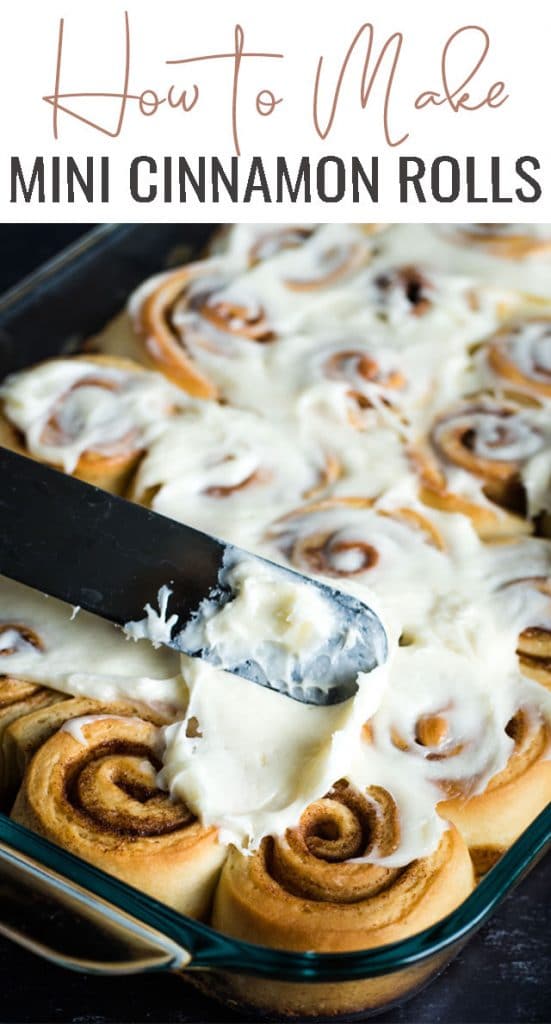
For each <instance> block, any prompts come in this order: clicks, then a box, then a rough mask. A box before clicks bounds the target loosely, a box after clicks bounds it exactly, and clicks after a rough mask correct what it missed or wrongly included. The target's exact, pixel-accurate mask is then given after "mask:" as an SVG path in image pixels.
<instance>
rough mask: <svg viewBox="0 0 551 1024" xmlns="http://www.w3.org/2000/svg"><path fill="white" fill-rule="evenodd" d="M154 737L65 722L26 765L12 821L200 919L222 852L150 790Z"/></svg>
mask: <svg viewBox="0 0 551 1024" xmlns="http://www.w3.org/2000/svg"><path fill="white" fill-rule="evenodd" d="M161 754H162V736H161V733H160V731H159V729H158V728H157V727H156V726H155V725H153V724H152V723H151V722H149V721H144V720H142V719H139V718H137V717H133V718H126V717H121V716H116V715H113V714H111V713H108V714H104V715H92V716H85V717H83V718H76V719H71V720H69V721H67V722H65V724H64V725H63V726H62V728H61V729H60V730H59V731H58V732H56V733H55V734H54V735H52V736H50V738H49V739H47V740H46V742H44V743H43V744H42V745H41V746H40V748H39V749H38V750H37V751H36V753H35V754H34V755H33V756H32V758H31V761H30V764H29V765H28V767H27V770H26V772H25V776H24V779H23V783H22V786H21V789H20V791H19V794H18V796H17V799H16V801H15V804H14V808H13V811H12V817H13V819H14V820H15V821H18V822H20V823H21V824H23V825H26V826H28V827H29V828H31V829H33V830H34V831H35V832H38V833H39V834H40V835H43V836H45V837H46V838H47V839H50V840H51V841H52V842H55V843H58V844H59V845H60V846H64V847H66V848H67V849H69V850H71V852H72V853H75V854H77V856H80V857H82V858H83V859H84V860H87V861H89V862H90V863H91V864H94V865H96V867H99V868H102V869H103V870H104V871H108V872H110V873H111V874H113V875H115V876H116V877H118V878H121V879H122V880H123V881H125V882H128V883H129V884H130V885H133V886H134V887H135V888H137V889H140V890H141V891H142V892H146V893H148V894H149V895H151V896H154V897H155V898H156V899H159V900H161V901H163V902H165V903H168V904H169V906H172V907H174V908H175V909H177V910H180V911H181V912H182V913H185V914H190V915H191V916H193V917H201V916H204V915H205V913H206V912H207V910H208V906H209V903H210V899H211V896H212V891H213V889H214V886H215V883H216V878H217V875H218V872H219V870H220V866H221V864H222V862H223V860H224V856H225V852H224V848H223V847H222V846H221V845H220V844H219V843H218V840H217V832H216V829H214V828H203V827H202V826H201V825H200V824H199V822H198V821H197V819H196V818H195V817H194V816H193V815H192V814H191V812H190V811H189V810H188V808H187V807H186V806H185V804H183V803H181V802H180V803H173V802H172V800H171V799H170V797H169V796H168V795H167V794H166V793H164V792H162V791H161V790H159V788H158V785H157V782H156V776H157V773H158V771H159V769H160V767H161Z"/></svg>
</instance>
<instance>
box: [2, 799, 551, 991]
mask: <svg viewBox="0 0 551 1024" xmlns="http://www.w3.org/2000/svg"><path fill="white" fill-rule="evenodd" d="M2 841H3V842H5V843H6V845H7V846H9V847H10V848H12V849H14V850H16V851H18V852H20V853H22V854H25V855H27V856H29V857H31V858H32V859H34V860H35V861H36V862H37V863H38V864H39V865H40V866H41V867H43V868H45V870H46V873H48V870H50V871H53V872H55V873H56V874H57V875H60V876H62V880H63V877H65V878H67V879H69V880H70V881H71V882H74V883H76V884H77V885H78V886H80V887H81V888H82V889H83V890H85V893H84V896H85V902H86V903H88V905H90V906H95V907H96V909H97V903H96V902H95V897H99V898H100V899H101V900H105V901H106V902H107V903H109V904H112V905H113V906H115V907H116V908H118V909H119V910H122V911H123V913H125V914H128V915H130V916H131V917H133V918H135V919H136V920H137V921H139V922H140V923H142V924H145V925H146V926H149V927H150V928H153V929H154V930H155V931H156V932H158V933H160V935H162V936H165V937H168V938H170V939H171V940H172V941H173V942H174V941H175V942H176V943H177V944H178V945H179V946H180V947H181V948H183V949H185V951H186V952H187V953H189V955H190V962H189V964H188V965H187V966H186V968H185V969H186V970H193V969H195V970H197V969H218V970H225V971H230V972H233V973H242V974H254V975H257V976H259V977H263V978H272V979H277V980H279V981H294V982H297V981H300V982H333V983H335V982H343V981H352V980H358V979H363V978H373V977H378V976H380V975H382V974H389V973H394V972H396V971H399V970H401V969H404V968H407V967H411V966H413V965H415V964H419V963H422V962H424V961H426V960H428V959H430V958H432V957H434V956H436V955H437V954H439V953H445V951H446V950H447V949H450V948H451V947H453V946H455V945H456V944H457V943H460V942H462V941H466V939H467V938H468V937H469V936H470V934H471V933H473V932H474V931H475V930H476V929H477V928H479V927H480V925H482V924H483V923H484V921H485V920H486V919H487V918H488V917H489V915H490V914H491V913H492V911H493V910H494V909H495V908H496V906H497V905H498V904H499V903H500V902H501V901H502V900H503V899H505V897H506V896H507V895H508V894H509V893H510V892H511V891H512V890H513V888H514V887H515V886H516V885H517V884H518V882H519V881H520V880H521V879H522V877H523V876H524V875H525V874H526V873H527V872H528V870H529V869H530V868H531V867H533V866H534V865H535V863H536V861H537V860H539V859H540V857H541V856H543V854H544V853H545V851H546V849H547V848H548V847H549V846H550V845H551V804H549V805H548V806H547V807H546V808H545V810H543V811H542V812H541V813H540V815H539V816H538V817H537V818H536V819H535V820H534V821H533V822H532V824H531V825H530V826H529V828H528V829H526V831H525V832H523V834H522V835H521V836H520V837H519V839H517V840H516V842H515V843H513V845H512V846H511V847H510V848H509V850H507V852H506V853H505V854H504V855H503V856H502V857H501V858H500V859H499V861H498V862H497V864H496V865H495V866H494V867H493V868H492V869H491V870H490V871H489V872H488V874H487V875H486V876H485V877H484V878H483V879H482V880H481V882H480V883H479V885H478V886H477V887H476V888H475V889H474V890H473V892H472V893H471V895H470V896H468V897H467V899H466V900H463V902H462V903H461V904H459V906H458V907H456V909H455V910H453V911H452V912H451V913H450V914H448V915H447V916H446V917H444V918H442V919H441V920H440V921H437V922H436V923H435V924H433V925H431V926H430V927H428V928H426V929H424V930H423V931H421V932H417V933H416V934H414V935H412V936H409V937H407V938H404V939H401V940H399V941H398V942H394V943H391V944H389V945H385V946H374V947H372V948H370V949H365V950H354V951H350V952H343V953H315V952H307V953H295V952H290V951H288V950H282V949H275V948H273V947H268V946H259V945H255V944H253V943H250V942H246V941H245V940H243V939H238V938H234V937H233V936H231V935H225V934H223V933H222V932H219V931H217V930H216V929H215V928H213V927H212V926H211V925H208V924H204V923H203V922H201V921H197V920H195V919H193V918H190V917H186V916H185V915H184V914H181V913H179V912H178V911H176V910H173V909H172V908H171V907H168V906H166V905H165V904H162V903H159V902H158V901H157V900H155V899H153V898H152V897H150V896H147V895H145V894H144V893H142V892H139V891H138V890H136V889H133V888H132V887H131V886H128V885H126V883H124V882H121V881H119V880H118V879H117V878H115V877H114V876H111V875H109V874H107V873H105V872H104V871H101V870H100V869H99V868H95V867H93V866H92V865H90V864H88V863H87V862H85V861H83V860H81V859H80V858H79V857H76V856H75V855H74V854H72V853H69V852H68V851H67V850H64V849H62V848H61V847H59V846H56V845H55V844H54V843H51V842H49V841H48V840H46V839H43V838H42V837H41V836H38V835H36V834H35V833H33V832H31V831H30V830H29V829H27V828H25V827H24V826H22V825H19V824H16V823H15V822H13V821H11V820H10V819H9V818H8V817H7V816H6V815H5V814H3V813H1V812H0V842H2ZM61 888H62V889H63V884H61ZM65 891H66V892H67V893H68V894H69V895H70V889H66V890H65Z"/></svg>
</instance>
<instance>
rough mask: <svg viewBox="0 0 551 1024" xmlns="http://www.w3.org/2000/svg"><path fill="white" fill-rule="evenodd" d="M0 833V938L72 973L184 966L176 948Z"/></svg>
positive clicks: (186, 959)
mask: <svg viewBox="0 0 551 1024" xmlns="http://www.w3.org/2000/svg"><path fill="white" fill-rule="evenodd" d="M1 825H2V827H1V828H0V905H1V907H2V914H1V920H0V933H2V934H3V935H5V936H6V937H7V938H9V939H12V940H14V941H15V942H17V943H19V944H20V945H22V946H25V947H26V948H27V949H29V950H31V951H32V952H33V953H37V954H39V955H40V956H42V957H45V958H46V959H47V960H50V961H52V962H53V963H55V964H58V965H60V966H62V967H69V968H71V969H72V970H82V971H86V972H92V973H99V974H135V973H138V972H143V971H159V970H175V969H181V968H183V967H186V966H187V965H188V964H189V963H190V961H191V955H190V953H189V952H188V951H187V950H185V949H183V948H182V947H181V946H180V945H179V944H177V943H176V942H174V941H173V940H171V939H170V938H168V936H166V935H163V934H162V933H160V932H158V931H157V930H156V929H154V928H152V927H150V926H148V925H147V924H145V923H143V922H142V921H138V920H137V919H136V918H135V917H132V916H131V915H130V914H127V913H126V912H125V911H123V910H121V909H120V908H119V907H116V906H114V905H113V904H112V903H109V902H107V901H106V900H104V899H101V898H100V897H98V896H93V895H92V894H91V893H90V892H87V891H86V889H83V888H82V887H81V886H79V885H77V884H76V883H75V882H73V881H70V880H69V879H67V878H66V877H63V876H61V875H58V874H57V873H56V872H54V871H52V870H50V869H49V868H45V867H44V865H42V864H40V863H39V862H38V861H37V860H35V859H34V857H32V856H30V855H28V854H27V853H23V852H21V851H20V850H17V849H15V848H14V847H13V846H12V845H10V844H9V843H7V842H5V841H4V838H5V837H4V835H3V834H2V833H4V832H5V831H6V828H5V826H6V825H11V823H8V822H6V819H3V821H2V823H1Z"/></svg>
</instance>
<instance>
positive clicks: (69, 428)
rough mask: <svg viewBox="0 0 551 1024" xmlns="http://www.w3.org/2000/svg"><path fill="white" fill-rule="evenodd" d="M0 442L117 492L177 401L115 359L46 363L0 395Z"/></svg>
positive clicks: (157, 381) (161, 384)
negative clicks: (0, 410) (0, 412)
mask: <svg viewBox="0 0 551 1024" xmlns="http://www.w3.org/2000/svg"><path fill="white" fill-rule="evenodd" d="M0 400H1V402H2V417H1V418H0V442H1V443H2V444H4V445H5V446H7V447H10V448H13V449H15V450H16V451H20V452H21V453H23V454H26V455H30V456H31V457H32V458H35V459H38V460H40V461H43V462H48V463H50V464H51V465H54V466H59V467H60V468H63V469H64V470H65V472H67V473H71V474H73V475H74V476H76V477H78V478H79V479H81V480H85V481H87V482H88V483H93V484H96V485H98V486H100V487H104V488H106V489H108V490H112V491H116V492H119V493H120V492H121V490H122V489H123V488H124V486H125V485H126V483H127V481H128V479H129V477H130V474H131V472H132V471H133V469H134V468H135V466H136V464H137V462H138V460H139V458H140V456H141V455H142V454H143V451H144V449H145V448H146V447H147V444H148V443H149V442H150V441H151V440H152V439H153V438H154V437H157V436H159V434H160V433H161V432H162V430H163V427H164V424H165V423H166V421H167V419H168V418H169V416H171V415H172V414H173V412H174V410H175V407H176V406H177V405H181V404H182V398H181V397H180V396H179V395H178V393H177V392H176V390H175V389H174V390H172V389H171V388H170V387H169V386H168V385H167V384H166V383H165V381H164V380H163V378H162V377H158V376H156V375H152V374H149V373H146V372H145V371H144V368H143V367H141V366H140V365H139V364H138V363H134V362H132V361H130V360H126V359H121V358H116V357H114V356H105V355H95V356H94V355H90V356H76V357H73V358H71V359H52V360H50V361H49V362H46V363H42V364H39V365H38V366H36V367H33V368H31V369H30V370H24V371H21V372H20V373H17V374H14V375H13V376H11V377H9V378H8V379H7V380H6V382H5V383H4V384H3V385H2V387H1V388H0Z"/></svg>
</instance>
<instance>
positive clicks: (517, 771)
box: [438, 707, 551, 874]
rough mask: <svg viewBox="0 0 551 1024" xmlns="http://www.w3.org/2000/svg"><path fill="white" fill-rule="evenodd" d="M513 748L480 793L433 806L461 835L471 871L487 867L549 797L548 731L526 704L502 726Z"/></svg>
mask: <svg viewBox="0 0 551 1024" xmlns="http://www.w3.org/2000/svg"><path fill="white" fill-rule="evenodd" d="M506 731H507V735H508V736H509V737H510V739H511V740H512V741H513V744H514V747H513V750H512V752H511V754H510V756H509V759H508V761H507V764H506V766H505V768H503V770H502V771H500V772H498V773H497V774H496V775H494V777H493V778H492V779H491V780H490V782H489V783H488V785H487V786H486V788H485V789H484V791H483V792H482V793H478V794H476V795H474V796H467V797H466V798H465V797H464V796H455V797H452V799H449V800H444V801H443V802H442V803H440V804H439V807H438V810H439V812H440V813H441V814H442V815H443V817H445V818H446V819H447V820H449V821H452V822H453V823H454V824H455V826H456V827H457V828H458V829H459V831H460V832H461V834H462V836H463V838H464V839H465V841H466V843H467V845H468V847H469V850H470V852H471V856H472V858H473V861H474V864H475V867H476V870H477V872H478V873H479V874H483V873H484V872H485V871H488V870H489V868H491V867H492V866H493V864H495V862H496V860H498V858H499V857H500V856H501V855H502V853H504V852H505V850H506V849H508V847H509V846H510V845H511V844H512V843H513V842H514V841H515V839H518V837H519V836H520V834H521V833H522V832H523V831H524V829H526V828H528V826H529V825H530V823H531V822H532V821H533V820H534V819H535V818H536V817H537V816H538V814H539V813H540V812H541V811H542V810H544V808H545V807H546V806H547V804H548V803H549V801H550V800H551V761H550V760H548V759H547V758H548V755H549V745H550V740H551V730H550V727H549V723H548V722H547V721H545V719H544V718H543V716H542V715H541V714H540V713H539V712H538V711H537V710H536V709H535V708H531V707H525V708H520V709H519V710H518V711H517V712H516V714H515V715H514V716H513V717H512V718H511V720H510V722H509V723H508V725H507V728H506Z"/></svg>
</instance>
